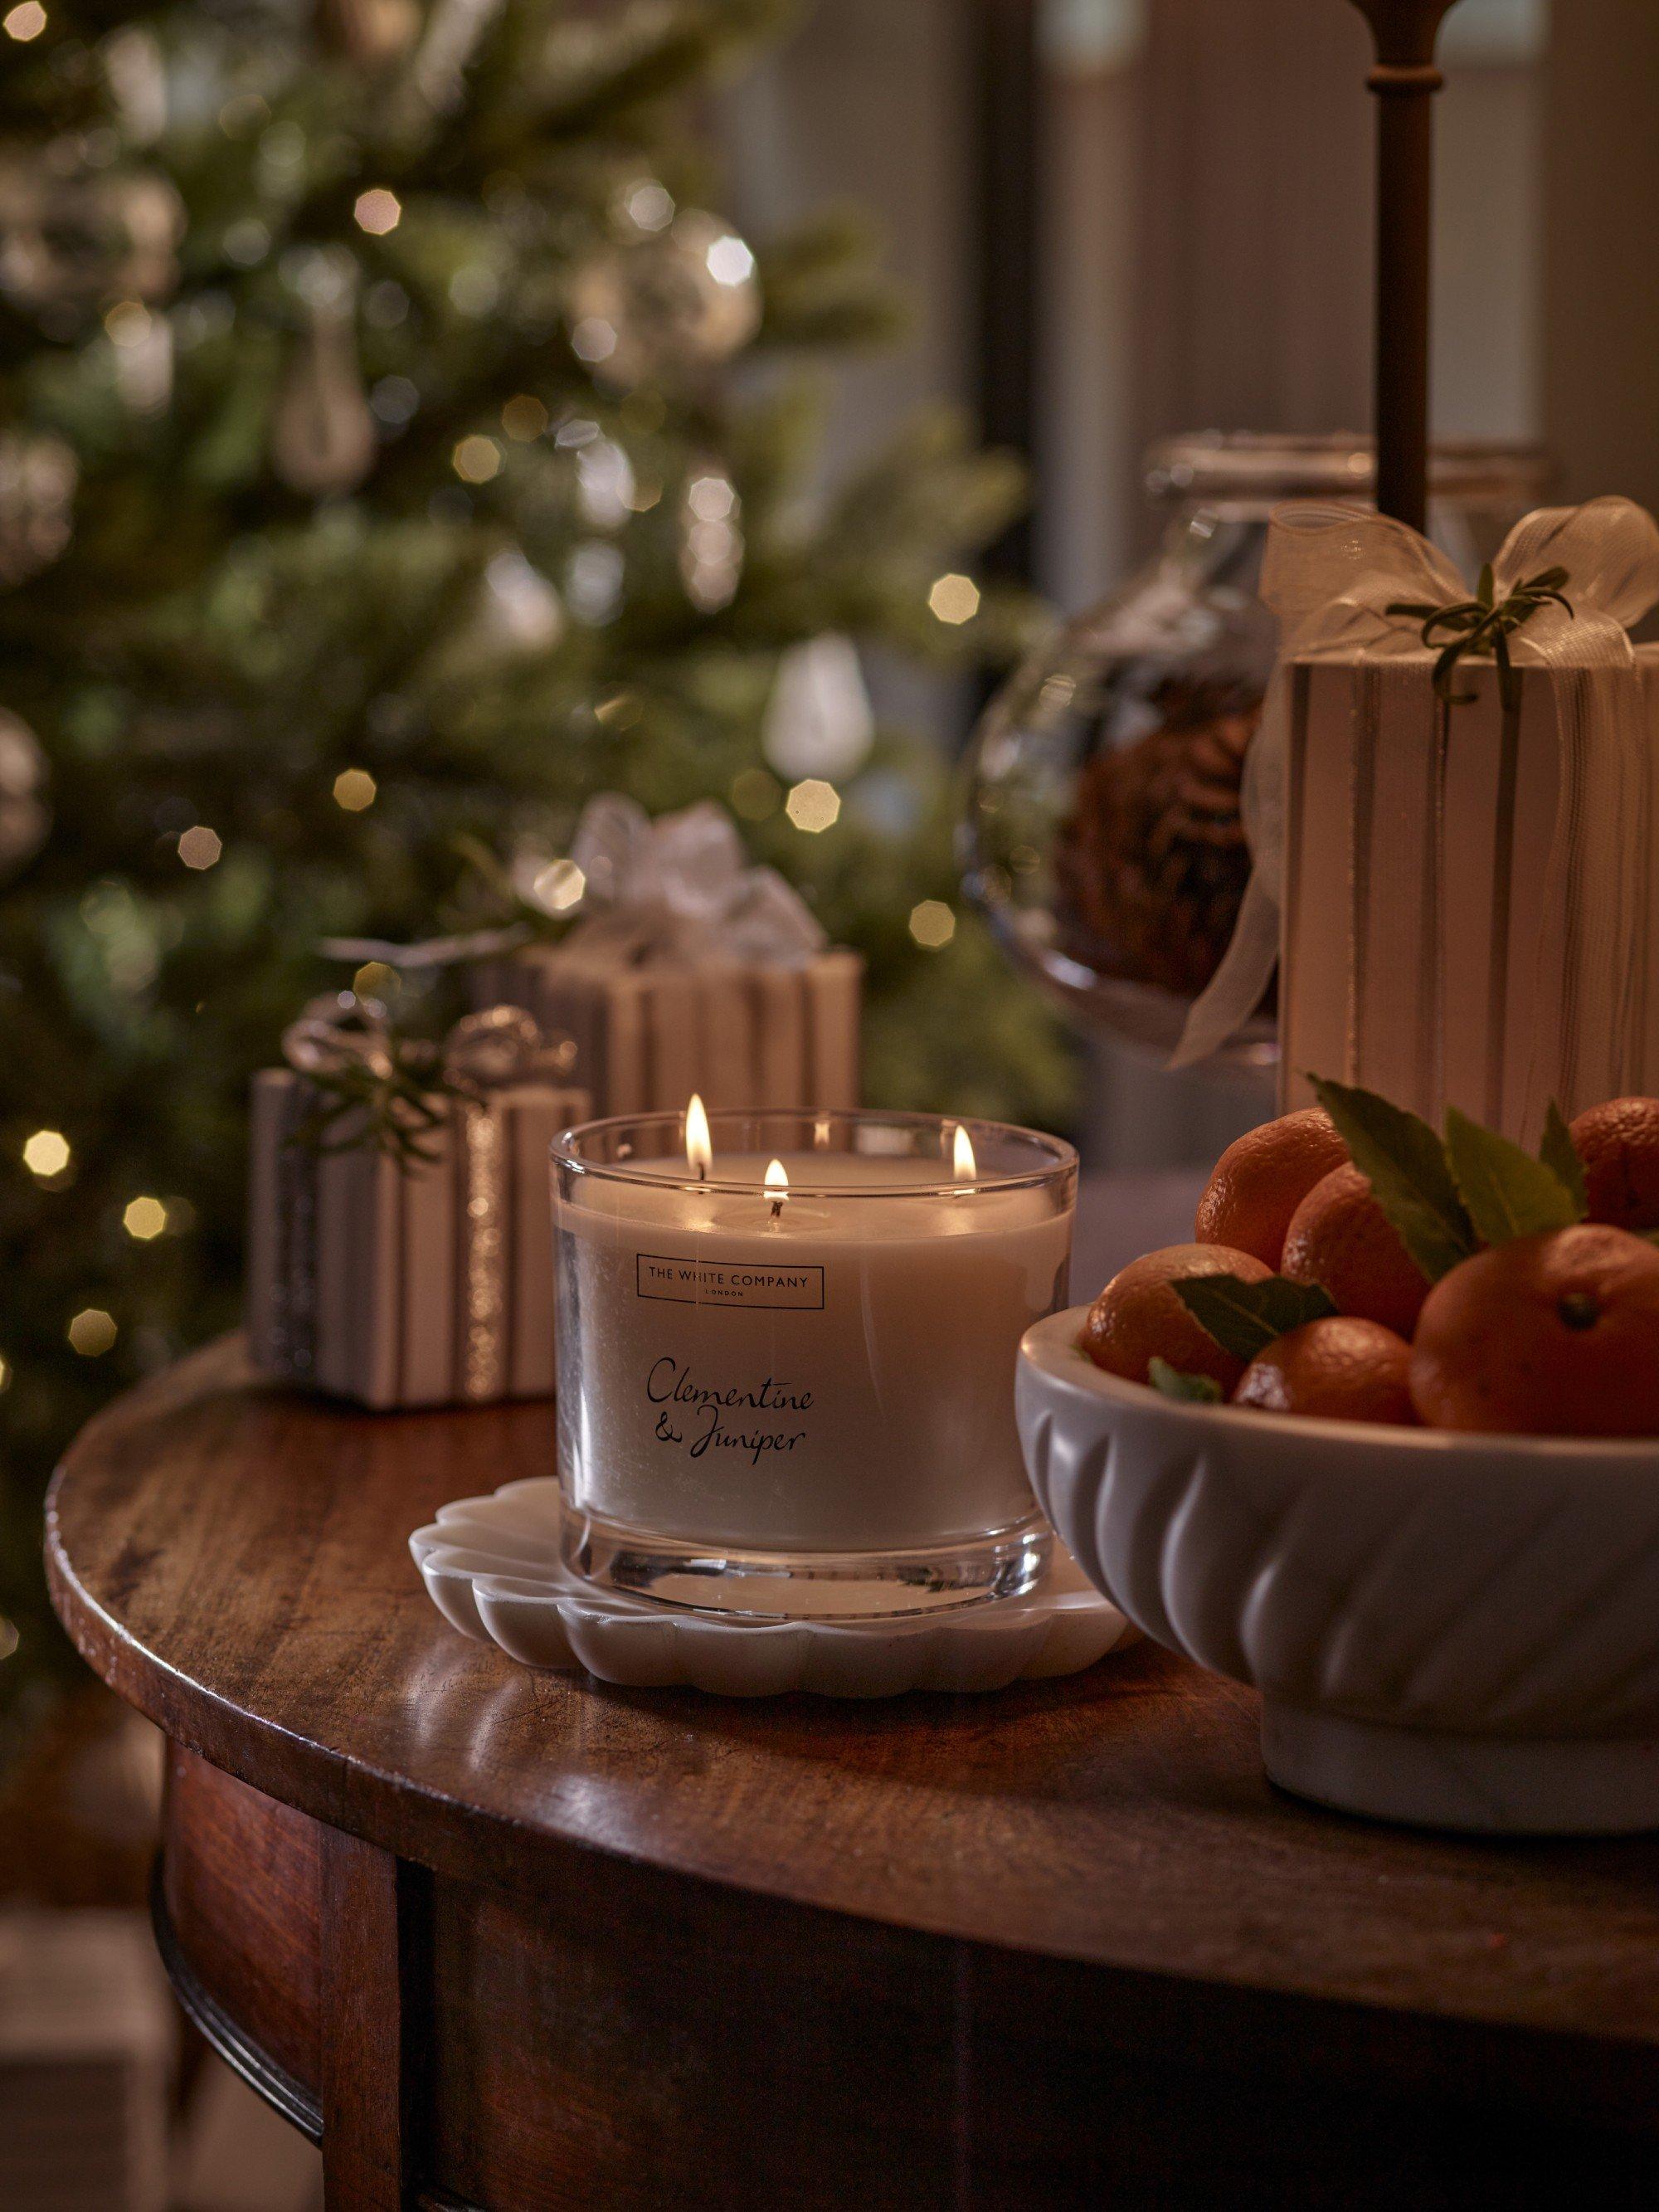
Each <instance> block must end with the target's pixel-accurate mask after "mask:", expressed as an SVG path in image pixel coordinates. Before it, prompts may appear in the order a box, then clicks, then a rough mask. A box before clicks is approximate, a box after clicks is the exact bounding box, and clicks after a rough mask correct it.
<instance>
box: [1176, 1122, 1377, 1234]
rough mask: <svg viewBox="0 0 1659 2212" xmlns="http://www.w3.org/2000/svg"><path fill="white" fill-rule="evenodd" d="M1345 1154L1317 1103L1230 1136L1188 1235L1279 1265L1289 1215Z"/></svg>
mask: <svg viewBox="0 0 1659 2212" xmlns="http://www.w3.org/2000/svg"><path fill="white" fill-rule="evenodd" d="M1347 1157H1348V1148H1347V1146H1346V1145H1345V1144H1344V1143H1343V1141H1342V1139H1341V1138H1340V1137H1339V1136H1338V1135H1337V1133H1336V1128H1335V1125H1334V1123H1333V1121H1332V1120H1331V1117H1330V1115H1328V1113H1327V1112H1326V1111H1325V1109H1324V1108H1323V1107H1322V1106H1304V1107H1303V1108H1302V1109H1301V1110H1300V1112H1298V1113H1295V1114H1282V1115H1280V1116H1279V1120H1278V1121H1264V1122H1263V1123H1262V1125H1261V1127H1260V1128H1259V1129H1250V1130H1248V1131H1247V1132H1246V1133H1245V1134H1244V1135H1243V1136H1242V1137H1239V1138H1237V1139H1235V1141H1234V1142H1233V1143H1232V1144H1231V1145H1229V1146H1228V1147H1227V1149H1226V1151H1225V1152H1223V1154H1222V1155H1221V1158H1219V1159H1218V1161H1217V1162H1216V1164H1215V1169H1214V1171H1213V1173H1212V1175H1211V1176H1210V1180H1209V1182H1207V1183H1206V1185H1205V1187H1204V1195H1203V1197H1202V1198H1200V1200H1199V1201H1198V1216H1197V1218H1196V1220H1195V1221H1194V1224H1193V1234H1194V1236H1195V1237H1197V1238H1198V1241H1199V1243H1200V1244H1231V1245H1232V1246H1233V1248H1234V1249H1235V1250H1237V1251H1241V1252H1254V1253H1255V1256H1256V1258H1257V1259H1258V1260H1260V1261H1262V1262H1263V1264H1264V1265H1265V1266H1267V1267H1278V1265H1279V1261H1280V1259H1281V1258H1282V1257H1283V1255H1284V1251H1285V1231H1286V1230H1287V1229H1288V1228H1289V1227H1290V1225H1291V1215H1292V1214H1293V1213H1294V1212H1296V1209H1297V1206H1300V1205H1301V1203H1302V1201H1303V1200H1304V1198H1305V1197H1306V1196H1307V1194H1308V1193H1309V1192H1310V1190H1311V1189H1312V1188H1313V1187H1314V1185H1315V1184H1316V1182H1321V1181H1322V1179H1323V1178H1324V1177H1325V1176H1328V1174H1329V1173H1330V1171H1331V1170H1332V1169H1333V1168H1339V1167H1340V1166H1341V1165H1342V1164H1343V1163H1344V1162H1345V1161H1346V1158H1347Z"/></svg>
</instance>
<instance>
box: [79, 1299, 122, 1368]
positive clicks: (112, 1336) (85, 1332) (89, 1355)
mask: <svg viewBox="0 0 1659 2212" xmlns="http://www.w3.org/2000/svg"><path fill="white" fill-rule="evenodd" d="M119 1334H120V1331H119V1330H118V1328H116V1326H115V1317H114V1316H113V1315H112V1314H106V1312H105V1311H104V1309H103V1308H102V1306H83V1307H82V1309H81V1310H80V1312H79V1313H78V1314H76V1316H75V1318H74V1320H73V1321H72V1322H70V1325H69V1330H68V1335H69V1340H70V1349H71V1350H73V1351H76V1352H79V1353H80V1355H81V1357H82V1359H98V1358H101V1357H102V1356H103V1354H104V1353H105V1352H108V1351H110V1350H111V1349H112V1346H113V1345H114V1343H115V1340H116V1338H117V1337H118V1335H119Z"/></svg>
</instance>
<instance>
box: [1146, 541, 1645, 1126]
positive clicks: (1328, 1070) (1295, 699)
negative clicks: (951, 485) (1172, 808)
mask: <svg viewBox="0 0 1659 2212" xmlns="http://www.w3.org/2000/svg"><path fill="white" fill-rule="evenodd" d="M1261 588H1262V596H1263V598H1264V599H1267V603H1268V604H1269V605H1271V606H1272V607H1273V609H1274V611H1276V612H1277V613H1278V615H1279V618H1280V623H1281V629H1282V653H1281V660H1280V665H1279V674H1278V676H1277V678H1275V681H1274V686H1273V693H1272V695H1271V696H1270V697H1269V700H1268V704H1267V710H1266V712H1265V713H1264V715H1263V720H1262V726H1261V734H1260V736H1259V737H1258V738H1257V740H1256V744H1255V749H1254V750H1253V752H1252V755H1251V758H1250V762H1249V769H1248V771H1247V777H1246V789H1245V817H1246V822H1247V825H1248V827H1249V832H1250V842H1251V848H1252V854H1253V857H1254V862H1255V867H1254V873H1253V875H1252V878H1251V882H1250V886H1249V891H1248V893H1247V895H1246V899H1245V903H1244V909H1243V913H1242V915H1241V917H1240V921H1239V925H1238V929H1237V933H1236V934H1235V937H1234V939H1233V943H1232V945H1231V947H1230V948H1229V951H1228V954H1227V957H1226V959H1225V962H1224V963H1223V965H1222V968H1221V969H1220V971H1219V972H1218V975H1217V977H1216V979H1215V981H1214V983H1212V986H1211V987H1210V989H1209V991H1208V992H1206V994H1205V995H1204V997H1203V998H1202V999H1200V1000H1199V1002H1198V1004H1197V1006H1195V1007H1194V1011H1193V1015H1192V1018H1191V1019H1190V1021H1189V1023H1188V1032H1187V1036H1186V1037H1185V1038H1184V1039H1183V1042H1182V1048H1181V1051H1180V1052H1179V1054H1177V1055H1176V1057H1177V1061H1178V1062H1182V1063H1184V1062H1186V1061H1190V1060H1195V1059H1197V1058H1200V1057H1201V1056H1202V1054H1203V1053H1204V1052H1205V1051H1206V1050H1208V1049H1210V1048H1212V1047H1213V1045H1214V1044H1215V1043H1217V1042H1219V1040H1220V1038H1221V1037H1222V1036H1225V1035H1226V1034H1228V1033H1229V1032H1230V1031H1231V1029H1232V1028H1233V1027H1234V1026H1236V1025H1237V1023H1238V1022H1239V1021H1241V1020H1242V1019H1243V1018H1245V1017H1246V1016H1247V1015H1248V1014H1249V1012H1250V1011H1251V1010H1252V1009H1253V1008H1254V1007H1255V1006H1256V1005H1257V1004H1258V1003H1259V1001H1260V999H1261V992H1262V989H1263V987H1264V986H1265V984H1266V982H1267V978H1268V976H1269V975H1270V974H1271V972H1272V967H1273V959H1274V957H1275V956H1277V957H1278V959H1279V1042H1280V1089H1281V1097H1282V1102H1283V1103H1284V1105H1285V1107H1286V1108H1289V1107H1293V1106H1297V1105H1302V1104H1304V1103H1307V1102H1308V1101H1309V1099H1310V1096H1311V1093H1310V1089H1309V1087H1308V1083H1307V1078H1308V1076H1309V1075H1310V1073H1311V1074H1317V1075H1322V1076H1334V1077H1335V1078H1337V1079H1340V1080H1341V1081H1345V1082H1348V1083H1358V1084H1364V1085H1366V1086H1367V1087H1368V1088H1370V1089H1371V1090H1375V1091H1382V1092H1383V1093H1384V1094H1385V1095H1386V1096H1387V1097H1389V1098H1391V1099H1394V1100H1395V1101H1397V1102H1398V1103H1400V1104H1401V1105H1404V1106H1409V1107H1411V1108H1413V1109H1414V1110H1415V1111H1416V1112H1418V1113H1419V1114H1421V1115H1424V1117H1425V1119H1427V1120H1430V1121H1434V1122H1438V1121H1440V1119H1441V1117H1442V1115H1443V1111H1444V1109H1445V1107H1446V1106H1447V1105H1449V1104H1451V1105H1455V1106H1458V1107H1461V1108H1462V1109H1463V1111H1464V1112H1466V1113H1468V1114H1469V1115H1473V1116H1474V1118H1475V1119H1476V1120H1478V1121H1482V1122H1484V1123H1486V1125H1487V1126H1488V1127H1495V1128H1498V1129H1501V1130H1503V1131H1504V1133H1505V1134H1507V1135H1509V1136H1510V1137H1512V1138H1514V1139H1516V1140H1517V1141H1518V1142H1521V1143H1524V1144H1528V1145H1530V1144H1534V1143H1535V1142H1536V1140H1537V1139H1538V1136H1539V1133H1540V1132H1541V1128H1542V1125H1543V1121H1544V1115H1545V1110H1546V1108H1547V1104H1548V1103H1549V1101H1550V1099H1552V1098H1554V1099H1556V1100H1557V1101H1558V1102H1559V1104H1560V1105H1561V1107H1562V1109H1563V1110H1564V1111H1565V1113H1567V1114H1568V1115H1572V1114H1574V1113H1576V1112H1577V1111H1578V1110H1580V1109H1582V1108H1583V1107H1584V1106H1587V1105H1589V1104H1592V1103H1595V1102H1596V1101H1598V1100H1601V1099H1603V1098H1608V1097H1616V1096H1618V1095H1619V1094H1620V1093H1621V1092H1623V1091H1629V1090H1632V1089H1636V1088H1638V1087H1641V1086H1643V1085H1652V1084H1653V1083H1655V1082H1659V911H1656V909H1659V895H1656V891H1655V889H1654V887H1653V885H1652V878H1653V872H1654V870H1653V849H1652V848H1653V841H1654V832H1655V827H1656V824H1659V656H1656V653H1654V651H1653V650H1652V649H1650V648H1648V647H1633V646H1632V642H1631V639H1630V635H1629V629H1628V625H1629V624H1631V623H1634V622H1636V621H1637V620H1638V619H1639V618H1640V617H1641V616H1642V615H1643V614H1644V613H1645V612H1646V611H1647V609H1648V608H1649V607H1650V605H1652V604H1653V602H1654V601H1655V599H1659V529H1656V526H1655V525H1654V522H1653V520H1652V518H1651V517H1650V515H1648V514H1646V513H1644V511H1643V510H1642V509H1641V508H1640V507H1635V506H1633V505H1632V503H1631V502H1630V501H1627V500H1618V499H1602V500H1594V501H1590V502H1589V505H1587V506H1585V507H1577V508H1549V509H1542V510H1541V511H1540V512H1539V513H1535V514H1533V515H1529V516H1528V517H1527V519H1526V520H1524V521H1522V522H1521V523H1519V524H1517V525H1516V528H1515V529H1514V530H1513V531H1512V532H1510V536H1509V538H1508V539H1507V541H1506V542H1505V544H1504V548H1503V550H1502V552H1501V553H1500V554H1499V556H1498V559H1497V561H1496V562H1494V563H1493V565H1492V568H1491V569H1490V570H1488V571H1487V572H1486V574H1485V575H1483V577H1482V579H1481V581H1480V586H1479V588H1478V589H1477V590H1476V592H1474V594H1471V593H1470V592H1469V591H1468V587H1467V586H1466V585H1465V584H1464V583H1463V581H1462V579H1461V578H1460V577H1459V576H1458V574H1457V572H1456V570H1455V568H1453V567H1452V566H1451V564H1450V562H1448V561H1447V560H1446V559H1445V557H1444V556H1443V555H1442V554H1440V553H1439V552H1437V550H1435V549H1434V548H1433V547H1432V546H1431V545H1429V544H1427V543H1426V541H1425V540H1424V539H1423V538H1419V536H1418V535H1417V533H1416V532H1414V531H1411V530H1408V529H1407V528H1406V527H1405V526H1403V525H1401V524H1400V523H1397V522H1393V521H1390V520H1387V519H1385V518H1383V517H1381V516H1378V515H1376V514H1372V513H1369V512H1367V511H1365V510H1362V509H1357V508H1345V507H1318V506H1301V505H1296V506H1291V507H1285V508H1282V509H1281V510H1280V511H1279V513H1278V514H1277V515H1276V516H1275V517H1274V519H1273V529H1272V532H1271V534H1270V538H1269V544H1268V551H1267V560H1266V562H1265V564H1264V568H1263V574H1262V586H1261Z"/></svg>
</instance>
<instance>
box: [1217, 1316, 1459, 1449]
mask: <svg viewBox="0 0 1659 2212" xmlns="http://www.w3.org/2000/svg"><path fill="white" fill-rule="evenodd" d="M1411 1360H1412V1348H1411V1346H1410V1345H1409V1344H1407V1341H1406V1340H1405V1338H1404V1337H1403V1336H1396V1335H1395V1333H1394V1331H1393V1330H1392V1329H1391V1328H1383V1326H1382V1324H1381V1323H1380V1322H1374V1321H1359V1320H1358V1319H1356V1318H1355V1317H1354V1316H1352V1315H1350V1314H1332V1315H1328V1316H1327V1317H1326V1318H1325V1319H1324V1320H1323V1321H1310V1322H1304V1324H1303V1325H1302V1327H1301V1328H1293V1329H1291V1332H1290V1334H1288V1335H1286V1336H1281V1337H1280V1338H1279V1340H1278V1342H1277V1343H1276V1344H1270V1345H1269V1346H1267V1350H1266V1351H1265V1352H1257V1354H1256V1356H1255V1358H1254V1359H1253V1360H1252V1361H1251V1362H1250V1364H1249V1366H1248V1367H1247V1368H1246V1369H1245V1370H1244V1373H1243V1376H1242V1377H1241V1379H1240V1381H1239V1384H1238V1388H1237V1389H1236V1390H1235V1391H1234V1392H1233V1403H1234V1405H1235V1406H1256V1407H1261V1410H1262V1411H1263V1412H1264V1413H1313V1414H1317V1415H1318V1416H1319V1417H1320V1418H1321V1419H1323V1420H1327V1421H1389V1422H1393V1423H1395V1425H1410V1424H1413V1423H1414V1422H1415V1421H1416V1419H1417V1415H1416V1413H1414V1412H1413V1409H1412V1394H1411V1388H1410V1383H1409V1379H1408V1378H1409V1376H1410V1371H1411Z"/></svg>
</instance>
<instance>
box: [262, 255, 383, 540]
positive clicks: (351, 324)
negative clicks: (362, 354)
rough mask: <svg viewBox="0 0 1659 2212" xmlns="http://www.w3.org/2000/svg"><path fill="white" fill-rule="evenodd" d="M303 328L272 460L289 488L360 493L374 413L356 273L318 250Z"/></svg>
mask: <svg viewBox="0 0 1659 2212" xmlns="http://www.w3.org/2000/svg"><path fill="white" fill-rule="evenodd" d="M298 289H299V291H300V294H301V325H300V329H299V331H298V332H297V333H296V335H295V341H294V350H293V352H292V353H291V354H290V355H289V362H288V368H287V370H286V371H285V373H284V375H283V385H282V389H281V390H280V391H279V392H278V393H277V395H276V409H275V411H274V413H273V416H272V418H271V428H270V459H271V465H272V467H273V468H274V469H275V470H276V473H277V475H278V476H279V477H281V478H282V480H283V483H285V484H286V485H287V486H288V488H289V490H290V491H297V492H301V493H303V494H304V495H306V496H307V498H311V499H323V498H327V497H329V496H330V495H335V494H338V493H341V492H348V491H353V490H355V489H356V487H357V486H358V485H359V484H360V483H362V480H363V478H364V477H366V476H367V475H368V472H369V470H370V469H371V468H372V467H373V466H374V454H375V451H376V446H377V442H378V441H377V440H376V437H375V431H374V416H373V415H372V414H371V413H370V411H369V405H368V397H367V395H366V393H365V392H364V390H363V373H362V362H360V361H359V359H358V355H357V324H356V292H357V279H356V268H355V266H354V265H352V264H350V263H349V260H348V259H346V258H345V257H343V256H336V255H325V254H319V255H317V256H316V257H315V258H313V261H312V263H311V264H309V265H308V266H307V270H306V271H305V273H304V274H303V275H302V276H301V279H300V282H299V286H298Z"/></svg>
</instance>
